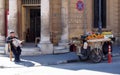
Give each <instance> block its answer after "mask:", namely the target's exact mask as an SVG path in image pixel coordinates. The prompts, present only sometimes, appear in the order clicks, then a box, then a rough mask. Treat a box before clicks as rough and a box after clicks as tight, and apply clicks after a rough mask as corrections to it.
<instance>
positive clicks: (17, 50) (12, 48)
mask: <svg viewBox="0 0 120 75" xmlns="http://www.w3.org/2000/svg"><path fill="white" fill-rule="evenodd" d="M12 39H18V38H17V37H11V36H10V37H8V38H7V39H6V42H7V43H10V45H11V50H12V52H13V53H21V49H20V47H19V46H18V47H15V46H14V45H13V43H12V42H13V40H12Z"/></svg>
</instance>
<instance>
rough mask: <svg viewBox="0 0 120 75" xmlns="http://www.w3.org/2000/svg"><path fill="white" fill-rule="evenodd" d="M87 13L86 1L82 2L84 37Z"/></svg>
mask: <svg viewBox="0 0 120 75" xmlns="http://www.w3.org/2000/svg"><path fill="white" fill-rule="evenodd" d="M86 19H87V12H86V0H84V24H83V29H84V35H86V26H87V25H86V24H87V20H86Z"/></svg>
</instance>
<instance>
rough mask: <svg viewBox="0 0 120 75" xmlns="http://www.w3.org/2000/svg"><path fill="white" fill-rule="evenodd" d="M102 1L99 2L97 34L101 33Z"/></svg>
mask: <svg viewBox="0 0 120 75" xmlns="http://www.w3.org/2000/svg"><path fill="white" fill-rule="evenodd" d="M101 4H102V0H99V22H98V32H100V33H102V16H101V14H102V12H101V8H102V7H101Z"/></svg>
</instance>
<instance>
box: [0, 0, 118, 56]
mask: <svg viewBox="0 0 120 75" xmlns="http://www.w3.org/2000/svg"><path fill="white" fill-rule="evenodd" d="M77 1H78V0H0V35H1V36H0V45H1V46H4V43H5V38H6V37H7V35H8V34H9V31H11V30H14V31H15V33H16V34H17V35H18V36H19V38H20V39H21V40H25V43H34V42H35V39H40V42H39V43H38V47H40V49H41V52H42V53H43V54H51V53H53V51H55V50H57V49H58V50H59V51H60V50H63V49H64V50H63V51H64V52H66V51H65V50H67V48H68V47H67V44H68V42H69V40H70V39H71V38H72V37H80V35H82V34H84V32H86V31H93V30H97V27H98V18H99V16H98V15H99V10H98V9H99V0H81V1H83V2H84V9H83V10H81V11H78V10H77V9H76V3H77ZM119 3H120V0H101V12H102V14H101V20H102V27H103V30H111V31H112V32H113V34H114V35H115V37H117V40H119V39H120V21H119V20H120V17H119V15H120V5H119ZM59 51H58V52H59Z"/></svg>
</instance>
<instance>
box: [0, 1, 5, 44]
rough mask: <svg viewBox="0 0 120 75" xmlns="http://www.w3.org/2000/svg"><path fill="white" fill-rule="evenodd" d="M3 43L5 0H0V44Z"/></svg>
mask: <svg viewBox="0 0 120 75" xmlns="http://www.w3.org/2000/svg"><path fill="white" fill-rule="evenodd" d="M4 43H5V0H0V46H3V45H4Z"/></svg>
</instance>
